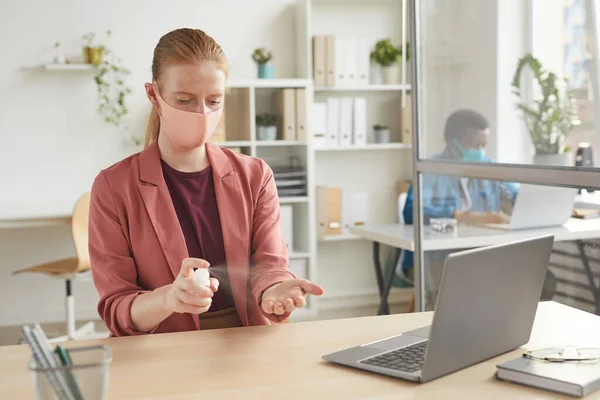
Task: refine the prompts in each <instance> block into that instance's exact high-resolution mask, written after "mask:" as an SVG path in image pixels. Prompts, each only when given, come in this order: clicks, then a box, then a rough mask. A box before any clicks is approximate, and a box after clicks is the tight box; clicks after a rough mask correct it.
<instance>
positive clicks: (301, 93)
mask: <svg viewBox="0 0 600 400" xmlns="http://www.w3.org/2000/svg"><path fill="white" fill-rule="evenodd" d="M295 94H296V140H297V141H299V142H305V141H306V130H307V126H306V89H296V90H295Z"/></svg>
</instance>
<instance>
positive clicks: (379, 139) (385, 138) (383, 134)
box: [373, 124, 390, 143]
mask: <svg viewBox="0 0 600 400" xmlns="http://www.w3.org/2000/svg"><path fill="white" fill-rule="evenodd" d="M373 132H374V136H375V143H389V142H390V128H389V127H388V126H387V125H379V124H377V125H374V126H373Z"/></svg>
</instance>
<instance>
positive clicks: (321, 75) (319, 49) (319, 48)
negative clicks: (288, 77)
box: [313, 35, 327, 86]
mask: <svg viewBox="0 0 600 400" xmlns="http://www.w3.org/2000/svg"><path fill="white" fill-rule="evenodd" d="M326 58H327V50H326V38H325V36H323V35H315V36H313V80H314V85H315V86H325V85H326V73H327V70H326V66H327V64H326Z"/></svg>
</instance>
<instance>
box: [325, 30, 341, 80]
mask: <svg viewBox="0 0 600 400" xmlns="http://www.w3.org/2000/svg"><path fill="white" fill-rule="evenodd" d="M325 49H326V51H327V57H326V60H325V67H326V70H327V76H326V77H325V78H326V79H325V84H326V85H327V86H336V85H337V65H339V64H337V63H336V61H337V60H336V40H335V36H332V35H329V36H327V37H326V39H325Z"/></svg>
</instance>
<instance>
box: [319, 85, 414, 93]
mask: <svg viewBox="0 0 600 400" xmlns="http://www.w3.org/2000/svg"><path fill="white" fill-rule="evenodd" d="M314 89H315V92H401V91H403V90H404V91H410V90H411V86H410V85H402V84H397V85H368V86H355V87H344V86H315V88H314Z"/></svg>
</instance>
